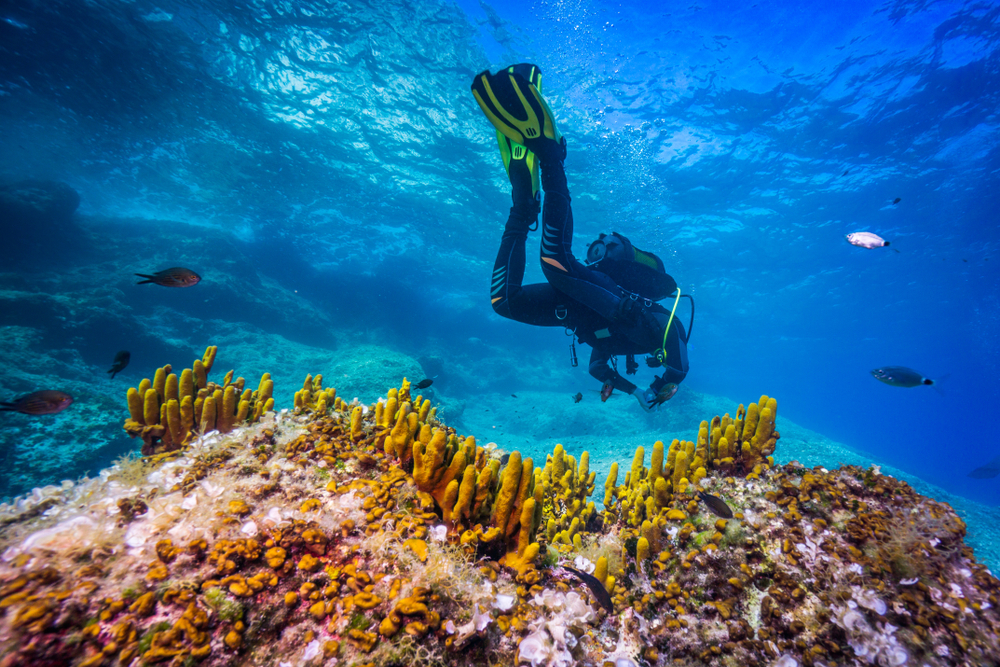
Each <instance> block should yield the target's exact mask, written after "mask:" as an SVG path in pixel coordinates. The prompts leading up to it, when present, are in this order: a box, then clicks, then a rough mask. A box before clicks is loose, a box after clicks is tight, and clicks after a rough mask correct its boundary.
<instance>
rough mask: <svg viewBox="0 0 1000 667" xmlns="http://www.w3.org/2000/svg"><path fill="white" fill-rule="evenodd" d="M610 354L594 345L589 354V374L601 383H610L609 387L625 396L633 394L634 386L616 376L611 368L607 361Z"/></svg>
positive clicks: (603, 348)
mask: <svg viewBox="0 0 1000 667" xmlns="http://www.w3.org/2000/svg"><path fill="white" fill-rule="evenodd" d="M609 359H611V353H610V352H608V351H607V349H606V348H605V347H604V346H602V345H595V346H594V349H593V350H592V351H591V353H590V368H589V371H590V374H591V375H592V376H593V377H595V378H597V379H598V380H600V381H601V382H610V383H611V386H612V387H614V388H615V389H617V390H618V391H623V392H625V393H626V394H631V393H633V392H635V390H636V386H635V385H634V384H632V383H631V382H629V381H628V380H626V379H625V378H623V377H622V376H621V375H619V374H618V371H616V370H615V369H613V368H611V366H610V365H609V364H608V360H609Z"/></svg>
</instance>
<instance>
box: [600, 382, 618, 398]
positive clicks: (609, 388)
mask: <svg viewBox="0 0 1000 667" xmlns="http://www.w3.org/2000/svg"><path fill="white" fill-rule="evenodd" d="M614 390H615V387H614V385H612V384H611V383H610V382H605V383H604V386H603V387H601V403H604V402H605V401H607V400H608V397H609V396H611V392H613V391H614Z"/></svg>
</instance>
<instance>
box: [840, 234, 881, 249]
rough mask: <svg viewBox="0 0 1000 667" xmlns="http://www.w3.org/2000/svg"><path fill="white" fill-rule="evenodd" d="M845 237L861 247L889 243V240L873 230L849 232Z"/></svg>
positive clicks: (877, 246) (879, 245) (852, 243)
mask: <svg viewBox="0 0 1000 667" xmlns="http://www.w3.org/2000/svg"><path fill="white" fill-rule="evenodd" d="M845 238H846V239H847V242H848V243H850V244H851V245H856V246H858V247H859V248H881V247H883V246H888V245H889V242H888V241H886V240H885V239H884V238H882V237H881V236H879V235H878V234H872V233H871V232H854V233H853V234H848V235H847V236H846V237H845Z"/></svg>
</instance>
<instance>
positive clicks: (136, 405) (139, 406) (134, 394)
mask: <svg viewBox="0 0 1000 667" xmlns="http://www.w3.org/2000/svg"><path fill="white" fill-rule="evenodd" d="M126 399H127V401H128V414H129V418H130V419H131V420H132V421H134V422H136V423H138V424H145V423H146V421H145V417H144V416H143V412H144V410H143V403H142V396H140V395H139V391H138V390H137V389H135V387H129V390H128V393H127V394H126Z"/></svg>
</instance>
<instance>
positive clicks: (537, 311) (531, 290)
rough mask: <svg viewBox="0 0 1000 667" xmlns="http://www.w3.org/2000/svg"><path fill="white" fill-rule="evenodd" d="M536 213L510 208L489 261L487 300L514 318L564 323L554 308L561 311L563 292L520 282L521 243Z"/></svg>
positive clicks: (548, 324)
mask: <svg viewBox="0 0 1000 667" xmlns="http://www.w3.org/2000/svg"><path fill="white" fill-rule="evenodd" d="M537 215H538V209H537V208H535V209H534V214H533V215H531V214H530V213H529V214H528V215H525V212H524V211H523V210H518V208H517V206H514V207H512V208H511V209H510V217H509V218H508V219H507V225H506V227H505V228H504V232H503V238H502V239H501V240H500V249H499V250H498V251H497V258H496V262H495V263H494V264H493V280H492V284H491V285H490V302H491V304H492V305H493V310H494V311H496V313H497V314H498V315H500V316H502V317H506V318H508V319H511V320H515V321H517V322H523V323H524V324H533V325H535V326H542V327H554V326H565V321H564V320H560V319H559V317H558V315H557V311H559V312H563V311H565V305H564V304H565V302H566V297H565V295H563V294H561V293H559V292H557V291H556V290H555V289H554V288H553V287H552V286H551V285H549V284H548V283H540V284H535V285H523V286H522V285H521V282H522V281H523V280H524V266H525V250H524V244H525V241H526V240H527V238H528V230H529V229H530V227H531V225H532V224H533V223H534V221H535V220H536V218H537ZM560 306H561V310H560Z"/></svg>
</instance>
